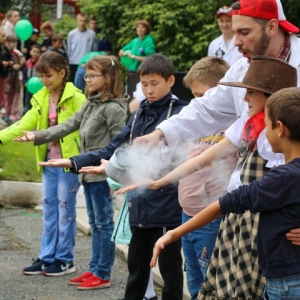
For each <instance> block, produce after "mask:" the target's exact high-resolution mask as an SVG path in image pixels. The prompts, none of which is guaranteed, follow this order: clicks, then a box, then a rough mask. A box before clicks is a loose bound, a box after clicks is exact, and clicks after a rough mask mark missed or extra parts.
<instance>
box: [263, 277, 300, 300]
mask: <svg viewBox="0 0 300 300" xmlns="http://www.w3.org/2000/svg"><path fill="white" fill-rule="evenodd" d="M264 299H265V300H280V299H282V300H292V299H293V300H297V299H298V300H300V273H298V274H295V275H290V276H286V277H282V278H267V284H266V287H265V292H264Z"/></svg>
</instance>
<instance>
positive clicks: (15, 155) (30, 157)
mask: <svg viewBox="0 0 300 300" xmlns="http://www.w3.org/2000/svg"><path fill="white" fill-rule="evenodd" d="M36 166H37V162H36V157H35V146H34V145H33V142H29V143H17V142H11V143H9V144H7V145H5V146H0V170H1V172H0V180H10V181H27V182H41V178H42V177H41V174H38V173H37V167H36Z"/></svg>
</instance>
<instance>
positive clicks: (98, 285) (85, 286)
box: [77, 275, 110, 290]
mask: <svg viewBox="0 0 300 300" xmlns="http://www.w3.org/2000/svg"><path fill="white" fill-rule="evenodd" d="M109 287H110V280H103V279H101V278H99V277H96V276H94V275H92V276H91V277H89V278H88V279H87V280H85V281H84V282H82V283H80V284H79V285H78V287H77V289H78V290H93V289H104V288H109Z"/></svg>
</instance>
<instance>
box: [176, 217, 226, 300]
mask: <svg viewBox="0 0 300 300" xmlns="http://www.w3.org/2000/svg"><path fill="white" fill-rule="evenodd" d="M191 218H192V217H190V216H188V215H187V214H185V213H184V212H182V223H185V222H187V221H188V220H189V219H191ZM221 219H222V218H219V219H216V220H214V221H212V222H211V223H210V224H208V225H206V226H204V227H202V228H200V229H197V230H195V231H193V232H191V233H189V234H187V235H185V236H183V237H182V238H181V243H182V250H183V254H184V260H185V262H184V264H185V270H186V277H187V286H188V290H189V293H190V295H191V300H196V299H197V296H198V292H199V290H200V286H201V284H202V283H203V281H204V278H205V276H206V272H207V268H208V265H209V263H210V258H211V255H212V252H213V249H214V245H215V241H216V238H217V234H218V232H219V227H220V222H221ZM205 249H206V252H205ZM203 250H204V251H203Z"/></svg>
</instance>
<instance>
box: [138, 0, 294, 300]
mask: <svg viewBox="0 0 300 300" xmlns="http://www.w3.org/2000/svg"><path fill="white" fill-rule="evenodd" d="M232 9H233V10H232V29H233V31H234V33H235V36H236V38H235V46H237V47H238V50H239V52H241V53H242V55H243V57H244V58H242V59H240V60H239V61H237V62H236V63H234V64H233V65H232V66H231V68H230V69H229V70H228V72H227V73H226V75H225V77H224V78H223V79H222V80H221V81H224V82H240V81H242V79H243V78H244V76H245V73H246V71H247V69H248V67H249V62H250V61H251V59H252V57H253V56H255V55H266V56H271V57H277V58H279V59H282V60H284V61H286V62H288V63H289V64H290V65H292V66H293V67H295V68H296V69H297V74H298V80H297V86H298V87H299V86H300V55H299V49H300V39H298V38H297V37H296V35H295V34H294V33H297V32H299V28H297V27H296V26H294V25H293V24H291V23H290V22H288V21H287V20H286V18H285V15H284V12H283V9H282V4H281V2H280V0H240V1H238V2H236V3H234V4H233V5H232ZM244 96H245V91H243V90H242V89H234V88H232V87H229V86H223V85H218V86H217V87H216V88H212V89H210V90H209V91H207V92H206V93H205V94H204V96H203V97H201V98H196V99H194V100H193V101H191V102H190V104H189V105H188V106H186V107H185V108H183V109H182V110H181V112H180V113H179V114H178V115H176V116H173V117H172V118H170V119H168V120H166V121H164V122H162V123H161V124H160V125H159V126H157V130H156V131H154V132H152V133H151V134H149V135H145V136H143V137H139V138H137V139H136V140H135V141H134V144H139V143H145V144H147V145H148V146H149V147H151V146H152V147H153V146H155V145H157V144H158V143H159V141H164V143H165V144H166V145H167V146H168V147H169V149H171V150H173V149H174V148H176V146H178V145H179V144H180V143H184V142H186V141H187V140H191V139H193V138H196V137H199V136H200V137H205V136H208V135H210V134H213V133H214V132H218V131H220V130H222V129H224V128H228V127H229V126H230V125H231V124H232V123H233V122H234V121H235V120H236V119H237V117H240V116H242V115H244V114H245V113H246V111H247V105H245V104H246V102H245V101H243V99H244ZM164 153H166V151H165V152H164ZM221 171H222V170H220V172H221ZM250 171H251V170H250ZM248 221H249V220H248ZM243 222H244V219H241V223H238V222H236V223H234V222H233V223H230V220H229V219H228V220H227V223H224V222H223V223H222V224H221V227H220V228H221V231H220V232H219V235H218V239H219V242H218V240H217V243H218V244H217V246H215V250H214V254H213V257H212V262H211V264H210V266H209V270H208V273H207V278H206V280H205V282H204V285H203V289H202V292H201V295H199V299H247V300H249V299H263V294H262V293H263V288H264V280H263V279H262V277H261V274H260V273H259V270H258V269H257V253H256V250H255V249H256V247H255V245H256V231H255V230H254V229H253V226H252V225H251V223H247V224H248V225H249V226H248V228H246V230H244V231H242V229H241V228H243V226H244V227H245V224H244V223H243ZM228 228H230V231H229V230H228ZM299 232H300V229H299V228H298V229H294V230H292V231H291V232H290V233H287V238H288V239H289V240H290V241H291V242H293V243H294V244H296V245H299V246H300V234H299ZM226 235H227V237H228V238H229V239H232V240H235V239H238V240H239V241H238V243H239V247H237V248H235V249H233V248H232V245H233V243H227V244H226V245H224V244H222V242H220V240H221V239H222V237H223V236H226ZM246 241H247V242H246ZM245 245H248V246H247V247H246V246H245ZM245 253H246V254H247V253H251V254H252V258H253V259H250V260H249V261H246V260H243V257H244V256H243V255H244V254H245ZM247 256H248V257H249V255H247ZM237 258H239V260H238V259H237Z"/></svg>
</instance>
